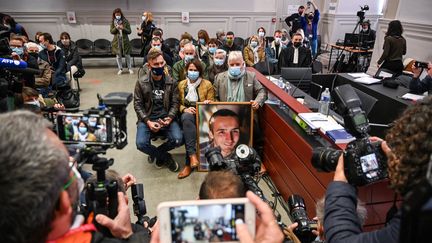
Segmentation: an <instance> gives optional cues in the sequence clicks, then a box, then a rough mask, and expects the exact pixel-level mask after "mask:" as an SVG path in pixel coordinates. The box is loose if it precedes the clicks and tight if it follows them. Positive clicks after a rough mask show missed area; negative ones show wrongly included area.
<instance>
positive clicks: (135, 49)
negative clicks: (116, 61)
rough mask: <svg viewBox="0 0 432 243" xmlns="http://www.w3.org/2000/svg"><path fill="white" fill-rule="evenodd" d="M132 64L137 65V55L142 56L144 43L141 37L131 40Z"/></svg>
mask: <svg viewBox="0 0 432 243" xmlns="http://www.w3.org/2000/svg"><path fill="white" fill-rule="evenodd" d="M130 44H131V57H132V65H133V66H134V67H135V57H140V56H141V51H142V43H141V39H140V38H134V39H132V40H131V41H130Z"/></svg>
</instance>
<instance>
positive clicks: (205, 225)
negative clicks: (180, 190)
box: [170, 204, 245, 243]
mask: <svg viewBox="0 0 432 243" xmlns="http://www.w3.org/2000/svg"><path fill="white" fill-rule="evenodd" d="M170 218H171V239H172V242H176V243H177V242H226V241H237V240H238V238H237V232H236V230H235V220H236V219H242V220H243V221H245V205H244V204H213V205H199V206H197V205H189V206H179V207H170Z"/></svg>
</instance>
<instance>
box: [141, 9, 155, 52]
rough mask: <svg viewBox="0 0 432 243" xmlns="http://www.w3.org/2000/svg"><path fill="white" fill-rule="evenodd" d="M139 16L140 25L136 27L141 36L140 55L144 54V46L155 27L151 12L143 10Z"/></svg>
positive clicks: (149, 39)
mask: <svg viewBox="0 0 432 243" xmlns="http://www.w3.org/2000/svg"><path fill="white" fill-rule="evenodd" d="M141 18H142V22H141V27H140V28H137V32H138V35H139V36H141V46H142V50H141V56H144V48H145V47H146V46H147V45H148V44H149V43H150V41H151V38H152V33H153V30H154V29H156V26H155V25H154V24H153V14H152V13H151V12H144V13H143V15H142V17H141Z"/></svg>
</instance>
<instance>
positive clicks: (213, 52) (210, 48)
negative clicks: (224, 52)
mask: <svg viewBox="0 0 432 243" xmlns="http://www.w3.org/2000/svg"><path fill="white" fill-rule="evenodd" d="M208 50H209V52H210V53H211V54H215V52H216V50H217V47H209V49H208Z"/></svg>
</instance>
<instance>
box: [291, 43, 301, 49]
mask: <svg viewBox="0 0 432 243" xmlns="http://www.w3.org/2000/svg"><path fill="white" fill-rule="evenodd" d="M293 45H294V47H295V48H299V47H300V46H301V45H302V43H301V42H294V43H293Z"/></svg>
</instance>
